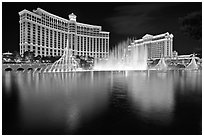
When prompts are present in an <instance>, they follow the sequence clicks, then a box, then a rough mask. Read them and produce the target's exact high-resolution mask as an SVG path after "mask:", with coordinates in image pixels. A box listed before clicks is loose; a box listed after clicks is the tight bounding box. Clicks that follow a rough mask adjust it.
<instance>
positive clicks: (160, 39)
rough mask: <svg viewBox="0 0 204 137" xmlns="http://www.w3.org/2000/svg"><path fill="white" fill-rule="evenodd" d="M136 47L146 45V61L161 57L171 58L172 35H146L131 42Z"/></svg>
mask: <svg viewBox="0 0 204 137" xmlns="http://www.w3.org/2000/svg"><path fill="white" fill-rule="evenodd" d="M133 44H134V45H136V46H141V45H146V46H147V47H148V59H155V58H161V57H172V52H173V35H172V34H169V33H168V32H167V33H164V34H159V35H155V36H153V35H149V34H146V35H145V36H143V37H142V39H138V40H135V41H134V42H133Z"/></svg>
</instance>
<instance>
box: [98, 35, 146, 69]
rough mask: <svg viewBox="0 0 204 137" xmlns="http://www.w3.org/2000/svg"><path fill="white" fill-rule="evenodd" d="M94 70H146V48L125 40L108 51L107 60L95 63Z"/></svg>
mask: <svg viewBox="0 0 204 137" xmlns="http://www.w3.org/2000/svg"><path fill="white" fill-rule="evenodd" d="M94 70H104V71H105V70H147V46H146V45H141V46H137V45H135V44H134V43H131V40H130V39H127V40H126V41H123V42H121V43H119V44H118V45H117V46H116V47H115V48H113V49H112V50H111V51H110V54H109V58H108V59H107V60H102V61H98V62H95V65H94Z"/></svg>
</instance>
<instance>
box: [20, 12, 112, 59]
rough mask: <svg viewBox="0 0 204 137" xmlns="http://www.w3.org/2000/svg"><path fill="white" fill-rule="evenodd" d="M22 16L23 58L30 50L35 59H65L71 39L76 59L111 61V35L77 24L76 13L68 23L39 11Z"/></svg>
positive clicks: (91, 26)
mask: <svg viewBox="0 0 204 137" xmlns="http://www.w3.org/2000/svg"><path fill="white" fill-rule="evenodd" d="M19 16H20V21H19V23H20V54H21V55H23V53H24V52H25V51H27V50H29V51H34V52H35V56H37V55H40V56H62V55H63V52H64V49H65V46H67V39H68V42H69V43H68V45H69V48H71V49H72V51H73V53H72V54H73V55H79V56H91V57H95V58H107V57H108V54H109V32H105V31H102V27H101V26H96V25H89V24H84V23H79V22H77V21H76V17H77V16H76V15H74V14H73V13H72V14H70V15H69V20H68V19H64V18H61V17H59V16H56V15H53V14H51V13H49V12H47V11H45V10H43V9H41V8H37V10H33V12H30V11H28V10H22V11H21V12H19Z"/></svg>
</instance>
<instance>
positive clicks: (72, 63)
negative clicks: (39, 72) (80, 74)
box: [44, 40, 79, 72]
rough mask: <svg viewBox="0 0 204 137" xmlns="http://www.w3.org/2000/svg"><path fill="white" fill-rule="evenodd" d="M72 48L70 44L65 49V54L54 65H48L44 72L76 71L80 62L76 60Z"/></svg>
mask: <svg viewBox="0 0 204 137" xmlns="http://www.w3.org/2000/svg"><path fill="white" fill-rule="evenodd" d="M72 51H73V50H72V49H71V48H70V47H69V46H68V40H67V47H66V48H65V50H64V54H63V55H62V57H61V58H60V59H59V60H57V61H55V62H54V63H53V64H52V65H48V66H47V67H46V68H45V70H44V72H70V71H76V70H77V68H79V64H78V62H77V61H76V60H75V58H74V56H72Z"/></svg>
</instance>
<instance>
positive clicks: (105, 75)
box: [2, 71, 202, 135]
mask: <svg viewBox="0 0 204 137" xmlns="http://www.w3.org/2000/svg"><path fill="white" fill-rule="evenodd" d="M2 76H3V77H2V87H3V90H2V107H3V108H2V122H3V124H2V128H3V134H95V135H101V134H105V135H110V134H114V135H120V134H135V135H137V134H145V135H148V134H202V132H201V130H202V71H169V72H167V73H163V72H156V71H144V72H134V71H128V72H77V73H38V72H35V73H33V72H2Z"/></svg>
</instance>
